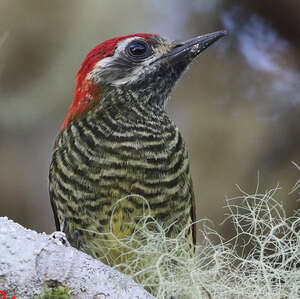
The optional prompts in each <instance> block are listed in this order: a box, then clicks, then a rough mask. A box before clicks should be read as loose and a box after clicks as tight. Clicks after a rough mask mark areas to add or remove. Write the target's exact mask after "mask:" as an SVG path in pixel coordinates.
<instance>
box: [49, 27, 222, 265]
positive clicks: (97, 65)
mask: <svg viewBox="0 0 300 299" xmlns="http://www.w3.org/2000/svg"><path fill="white" fill-rule="evenodd" d="M225 35H226V32H225V31H224V30H221V31H216V32H213V33H208V34H205V35H201V36H197V37H194V38H191V39H189V40H186V41H183V42H179V41H173V40H168V39H166V38H163V37H161V36H160V35H158V34H149V33H135V34H130V35H125V36H119V37H116V38H112V39H109V40H106V41H104V42H102V43H100V44H99V45H97V46H96V47H95V48H94V49H92V50H91V51H90V52H89V53H88V55H87V56H86V58H85V59H84V61H83V63H82V65H81V67H80V69H79V71H78V73H77V75H76V77H75V83H76V87H75V93H74V99H73V102H72V105H71V107H70V108H69V110H68V113H67V116H66V118H65V120H64V121H63V124H62V126H61V130H60V132H59V134H58V136H57V139H56V141H55V145H54V148H53V153H52V159H51V164H50V170H49V193H50V201H51V205H52V209H53V213H54V218H55V224H56V228H57V230H60V231H63V232H65V234H66V236H67V239H68V240H69V241H70V243H71V245H73V246H75V247H77V248H79V249H80V250H83V251H84V252H86V253H88V254H90V255H91V256H93V257H94V258H97V259H99V260H101V261H103V262H105V263H106V264H108V265H111V266H113V265H116V264H117V263H121V262H124V261H123V260H122V256H123V253H124V250H126V249H124V248H122V246H120V244H119V243H118V241H117V240H118V239H122V240H123V239H126V238H130V237H131V236H132V234H133V232H134V230H135V227H136V225H137V224H138V222H139V220H140V218H141V216H143V215H144V214H143V213H144V209H145V202H146V205H147V207H148V208H149V213H150V215H151V218H152V219H154V220H155V221H156V222H157V223H158V224H159V225H161V226H162V227H163V228H165V229H166V234H167V237H170V238H176V236H177V235H179V234H180V233H182V232H183V231H184V232H185V239H186V245H187V246H188V248H190V250H191V251H193V250H194V249H193V248H194V246H195V242H196V229H195V225H194V222H195V221H196V219H195V196H194V192H193V185H192V178H191V172H190V165H189V158H188V151H187V146H186V144H185V142H184V140H183V137H182V134H181V132H180V131H179V129H178V127H177V126H176V125H175V123H174V122H173V121H172V120H171V119H170V117H169V116H168V114H167V112H166V103H167V101H168V99H169V97H170V93H171V91H172V89H173V87H174V86H175V83H176V82H177V81H178V80H179V78H180V77H181V76H182V74H183V73H184V71H185V70H186V69H187V68H188V66H189V65H190V64H191V62H192V61H193V60H194V59H195V58H196V57H197V56H198V55H199V54H200V53H201V52H202V51H204V50H205V49H206V48H208V47H209V46H210V45H212V44H213V43H214V42H216V41H217V40H218V39H220V38H221V37H223V36H225ZM184 100H185V101H186V102H188V101H187V99H184ZM112 236H113V237H112Z"/></svg>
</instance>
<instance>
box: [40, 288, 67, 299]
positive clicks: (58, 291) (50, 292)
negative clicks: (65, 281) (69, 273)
mask: <svg viewBox="0 0 300 299" xmlns="http://www.w3.org/2000/svg"><path fill="white" fill-rule="evenodd" d="M36 299H72V297H71V295H70V292H69V289H68V288H66V287H62V286H59V287H56V288H51V289H47V290H46V291H45V294H44V296H39V297H36Z"/></svg>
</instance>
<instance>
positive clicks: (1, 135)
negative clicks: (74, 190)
mask: <svg viewBox="0 0 300 299" xmlns="http://www.w3.org/2000/svg"><path fill="white" fill-rule="evenodd" d="M224 28H225V29H227V30H228V31H229V33H230V35H229V36H228V37H226V38H224V39H222V40H220V41H219V42H217V43H216V44H215V45H213V46H212V47H211V48H209V49H208V50H207V51H205V52H204V53H203V54H201V56H200V57H199V58H198V59H197V61H196V62H195V63H194V64H193V65H192V67H191V69H190V70H189V72H187V73H186V74H185V76H184V77H183V79H182V80H181V82H180V83H179V84H178V85H177V88H176V90H174V92H173V95H172V98H171V100H170V101H169V103H168V111H169V113H170V115H171V117H172V118H173V119H174V120H175V122H176V123H177V125H178V126H179V128H180V129H181V130H182V132H183V135H184V137H185V140H186V142H187V144H188V148H189V152H190V159H191V168H192V174H193V180H194V187H195V192H196V198H197V214H198V217H201V218H209V219H212V220H213V221H214V223H215V225H216V227H217V229H218V230H219V231H220V232H221V233H223V234H225V235H226V234H227V235H228V234H230V231H231V224H230V223H226V224H225V225H220V223H221V222H222V220H223V219H224V218H225V214H226V209H224V204H225V201H224V199H225V197H226V196H227V197H233V196H235V195H237V194H239V191H238V189H237V188H236V184H238V185H240V186H241V188H242V189H243V190H245V191H247V192H249V193H252V192H255V188H256V185H257V182H258V173H259V176H260V179H259V184H260V190H261V191H262V192H263V191H265V189H266V188H270V187H275V186H276V185H277V183H278V182H279V183H280V186H281V187H282V189H281V190H280V191H279V193H278V196H279V197H280V198H281V199H282V201H283V204H284V205H285V207H286V208H287V211H288V213H292V210H293V209H295V208H297V207H299V203H298V202H297V201H296V199H297V194H291V195H290V196H287V193H288V192H289V191H290V189H291V187H292V186H293V185H294V184H295V183H296V181H297V180H298V178H299V171H298V170H297V169H296V167H295V166H293V165H292V163H291V161H295V162H297V163H298V164H300V138H299V137H300V49H299V48H300V2H299V1H298V0H277V1H272V0H264V1H260V0H249V1H241V0H238V1H237V0H236V1H234V0H232V1H229V0H228V1H226V0H223V1H222V0H186V1H181V0H164V1H160V0H151V1H149V0H131V1H122V0H115V1H109V0H103V1H100V0H98V1H96V0H85V1H80V0H65V1H59V0H52V1H40V0H28V1H17V0H1V2H0V216H8V217H10V218H12V219H13V220H15V221H17V222H19V223H21V224H22V225H25V226H26V227H28V228H32V229H35V230H38V231H40V232H41V231H45V232H47V233H49V232H52V231H54V230H55V227H54V221H53V216H52V210H51V207H50V202H49V196H48V167H49V163H50V158H51V150H52V146H53V143H54V140H55V137H56V135H57V133H58V131H59V129H60V126H61V124H62V121H63V119H64V117H65V115H66V113H67V110H68V108H69V106H70V105H71V102H72V98H73V89H74V81H73V79H74V76H75V74H76V72H77V70H78V69H79V67H80V64H81V62H82V60H83V59H84V57H85V55H86V54H87V53H88V51H89V50H90V49H91V48H93V47H94V46H95V45H97V44H98V43H100V42H101V41H104V40H106V39H108V38H111V37H114V36H119V35H123V34H128V33H136V32H150V33H154V32H155V33H159V34H161V35H162V36H165V37H168V38H170V39H177V40H180V39H183V40H184V39H188V38H190V37H193V36H195V35H200V34H204V33H208V32H212V31H216V30H219V29H224Z"/></svg>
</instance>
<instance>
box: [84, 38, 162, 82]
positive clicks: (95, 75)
mask: <svg viewBox="0 0 300 299" xmlns="http://www.w3.org/2000/svg"><path fill="white" fill-rule="evenodd" d="M133 40H143V38H142V37H138V36H134V37H131V38H127V39H125V40H122V41H120V42H119V43H118V44H117V47H116V49H115V52H114V55H113V56H109V57H106V58H103V59H101V60H100V61H98V62H97V63H96V64H95V66H94V69H93V70H92V71H91V72H90V73H89V74H88V75H87V79H93V80H94V81H95V83H99V82H101V79H102V76H101V73H102V72H103V70H105V69H106V68H107V67H109V65H112V64H113V62H114V60H115V59H116V57H119V56H120V55H122V53H124V51H125V48H126V47H127V46H128V44H129V43H130V42H132V41H133ZM162 54H163V53H160V52H156V53H154V55H153V56H152V57H151V58H150V57H149V58H147V59H145V60H144V61H141V62H140V63H139V66H137V67H136V68H135V69H134V70H133V72H132V73H131V74H130V75H129V76H128V77H124V78H121V79H117V80H115V81H113V82H111V84H113V85H115V86H118V85H122V84H125V83H128V82H134V81H137V80H138V79H139V77H140V74H141V72H143V71H144V68H145V67H148V66H149V64H150V63H151V62H152V61H154V60H156V59H157V58H158V57H159V56H161V55H162Z"/></svg>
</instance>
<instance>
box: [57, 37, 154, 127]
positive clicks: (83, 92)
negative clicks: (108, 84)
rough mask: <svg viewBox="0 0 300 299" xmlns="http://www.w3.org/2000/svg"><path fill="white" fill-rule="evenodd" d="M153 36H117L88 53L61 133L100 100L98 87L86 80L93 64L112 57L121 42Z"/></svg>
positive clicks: (80, 70)
mask: <svg viewBox="0 0 300 299" xmlns="http://www.w3.org/2000/svg"><path fill="white" fill-rule="evenodd" d="M153 35H155V34H145V33H137V34H130V35H125V36H119V37H116V38H113V39H109V40H107V41H105V42H103V43H101V44H99V45H98V46H96V47H95V48H94V49H93V50H91V51H90V52H89V53H88V55H87V56H86V58H85V59H84V61H83V63H82V65H81V67H80V69H79V71H78V73H77V75H76V77H75V82H76V88H75V95H74V100H73V103H72V106H71V107H70V109H69V111H68V114H67V117H66V118H65V120H64V122H63V125H62V128H61V129H62V131H63V130H64V129H66V128H67V126H68V125H69V123H70V122H71V121H72V120H74V119H76V118H78V117H79V116H80V115H82V114H83V113H85V112H87V111H89V110H90V109H91V108H92V107H93V106H94V105H95V104H97V102H98V101H99V100H100V87H99V86H98V87H95V86H94V84H93V81H92V80H87V79H86V77H87V75H88V74H89V73H90V72H91V71H92V70H93V68H94V66H95V64H96V63H97V62H98V61H100V60H102V59H103V58H106V57H110V56H112V55H114V52H115V49H116V46H117V44H118V43H119V42H120V41H121V40H124V39H127V38H130V37H134V36H139V37H142V38H145V39H149V38H151V37H152V36H153Z"/></svg>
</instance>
